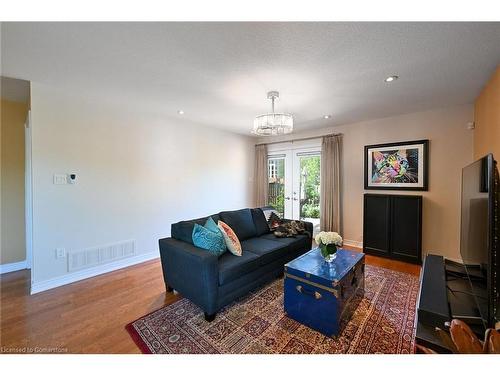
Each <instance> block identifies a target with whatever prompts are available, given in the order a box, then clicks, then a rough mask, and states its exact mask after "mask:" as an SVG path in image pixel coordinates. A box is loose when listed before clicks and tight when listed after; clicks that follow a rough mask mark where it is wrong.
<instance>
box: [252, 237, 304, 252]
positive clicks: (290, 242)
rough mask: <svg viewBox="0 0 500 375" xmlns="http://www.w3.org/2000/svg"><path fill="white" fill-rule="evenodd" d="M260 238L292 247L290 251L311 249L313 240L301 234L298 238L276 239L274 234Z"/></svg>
mask: <svg viewBox="0 0 500 375" xmlns="http://www.w3.org/2000/svg"><path fill="white" fill-rule="evenodd" d="M259 238H261V239H265V240H267V241H274V242H279V243H281V244H282V245H286V246H289V247H290V250H292V251H296V250H299V249H301V248H303V249H310V248H311V245H310V241H311V239H310V238H309V236H308V235H307V234H299V235H297V237H282V238H279V237H276V236H275V235H274V233H268V234H264V235H262V236H260V237H259Z"/></svg>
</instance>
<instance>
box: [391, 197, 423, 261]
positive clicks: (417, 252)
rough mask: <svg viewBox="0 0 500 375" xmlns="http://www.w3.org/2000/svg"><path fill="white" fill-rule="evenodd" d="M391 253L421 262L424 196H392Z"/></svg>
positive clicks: (401, 257)
mask: <svg viewBox="0 0 500 375" xmlns="http://www.w3.org/2000/svg"><path fill="white" fill-rule="evenodd" d="M391 207H392V222H391V224H392V225H391V253H392V256H393V257H394V258H396V259H401V260H406V261H409V262H412V263H421V262H422V259H421V243H420V242H421V240H420V239H421V232H422V217H421V215H422V198H421V197H415V196H404V195H399V196H393V197H392V203H391Z"/></svg>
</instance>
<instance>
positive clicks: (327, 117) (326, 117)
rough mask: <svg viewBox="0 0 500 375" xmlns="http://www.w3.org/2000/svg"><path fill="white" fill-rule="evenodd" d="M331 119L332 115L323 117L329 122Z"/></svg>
mask: <svg viewBox="0 0 500 375" xmlns="http://www.w3.org/2000/svg"><path fill="white" fill-rule="evenodd" d="M331 117H332V115H324V116H323V118H324V119H325V120H328V119H329V118H331Z"/></svg>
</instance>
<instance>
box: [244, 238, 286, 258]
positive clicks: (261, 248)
mask: <svg viewBox="0 0 500 375" xmlns="http://www.w3.org/2000/svg"><path fill="white" fill-rule="evenodd" d="M241 247H242V249H243V252H246V251H247V252H252V253H254V254H257V255H258V256H259V261H260V262H261V264H266V263H269V262H272V261H274V260H276V259H278V258H281V257H283V256H285V254H286V253H287V252H288V246H287V244H285V243H281V242H278V241H271V240H267V239H264V238H262V237H254V238H250V239H248V240H245V241H243V242H242V243H241Z"/></svg>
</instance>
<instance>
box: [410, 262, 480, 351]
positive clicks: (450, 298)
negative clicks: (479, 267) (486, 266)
mask: <svg viewBox="0 0 500 375" xmlns="http://www.w3.org/2000/svg"><path fill="white" fill-rule="evenodd" d="M452 319H460V320H462V321H464V322H465V323H467V324H468V325H469V326H470V328H471V329H472V330H473V331H474V333H476V335H477V336H478V337H479V338H482V336H484V325H483V321H482V319H481V315H480V313H479V310H478V307H477V303H476V301H475V298H474V296H473V294H472V289H471V285H470V282H469V279H468V278H467V274H466V272H465V269H464V266H463V265H462V264H460V263H457V262H453V261H450V260H448V259H444V258H443V257H441V256H438V255H427V257H426V258H425V260H424V265H423V267H422V274H421V280H420V291H419V298H418V305H417V314H416V326H417V331H416V335H415V341H416V343H417V344H420V345H422V346H426V347H428V348H431V349H433V350H435V351H437V352H440V353H449V352H451V349H450V348H449V347H448V346H447V345H446V344H445V343H444V342H443V341H442V340H441V338H440V336H439V334H438V333H437V332H436V327H438V328H441V329H443V330H447V323H448V322H450V321H451V320H452Z"/></svg>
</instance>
